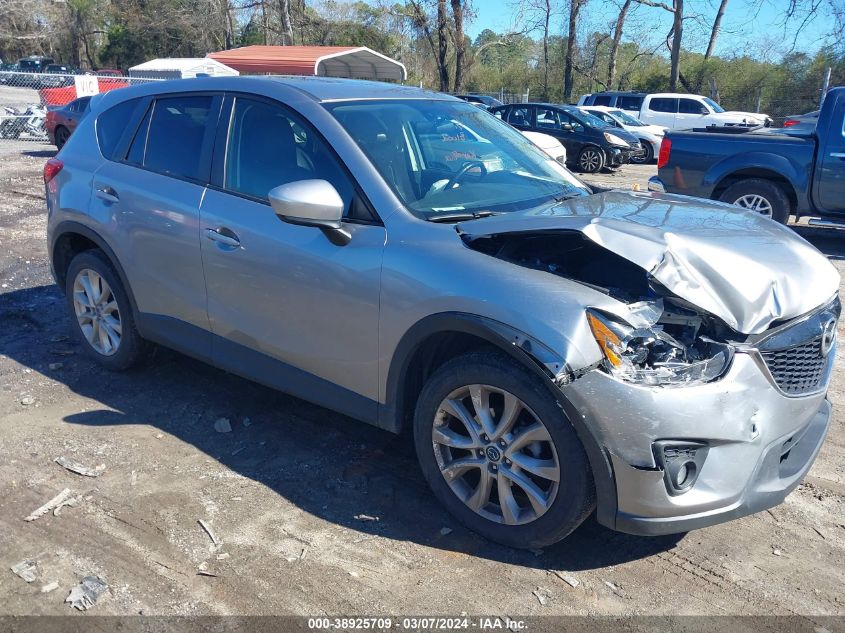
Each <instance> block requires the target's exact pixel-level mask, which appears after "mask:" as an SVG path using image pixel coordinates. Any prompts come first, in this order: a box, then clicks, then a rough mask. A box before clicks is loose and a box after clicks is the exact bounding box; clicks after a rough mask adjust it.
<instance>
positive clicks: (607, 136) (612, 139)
mask: <svg viewBox="0 0 845 633" xmlns="http://www.w3.org/2000/svg"><path fill="white" fill-rule="evenodd" d="M604 140H605V141H607V142H608V143H610V144H611V145H618V146H619V147H630V145H628V142H627V141H626V140H625V139H621V138H619V137H618V136H616V135H615V134H611V133H610V132H605V133H604Z"/></svg>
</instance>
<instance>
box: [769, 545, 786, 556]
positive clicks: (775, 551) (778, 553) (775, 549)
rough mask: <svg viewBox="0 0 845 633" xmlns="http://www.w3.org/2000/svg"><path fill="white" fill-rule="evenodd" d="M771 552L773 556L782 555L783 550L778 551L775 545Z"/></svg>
mask: <svg viewBox="0 0 845 633" xmlns="http://www.w3.org/2000/svg"><path fill="white" fill-rule="evenodd" d="M772 554H774V555H775V556H783V552H782V551H780V550H779V549H778V548H777V547H776V548H774V549H773V550H772Z"/></svg>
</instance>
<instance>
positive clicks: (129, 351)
mask: <svg viewBox="0 0 845 633" xmlns="http://www.w3.org/2000/svg"><path fill="white" fill-rule="evenodd" d="M65 296H66V297H67V305H68V310H69V312H70V316H71V320H72V322H73V325H74V327H73V330H74V333H75V334H76V337H77V338H78V339H79V342H80V344H81V345H82V347H83V348H84V349H85V352H86V353H87V354H88V356H90V357H91V358H93V359H94V360H95V361H97V363H99V364H100V365H102V366H103V367H106V368H107V369H112V370H124V369H129V368H130V367H133V366H134V365H137V364H138V363H139V362H140V361H141V360H142V359H143V357H144V355H145V352H146V351H147V343H146V341H145V340H144V339H143V338H141V335H140V334H139V333H138V329H137V327H136V326H135V317H134V315H133V312H132V306H131V304H130V302H129V296H128V294H127V292H126V289H125V288H124V287H123V284H122V283H121V281H120V277H119V276H118V275H117V273H116V272H115V270H114V267H113V266H112V264H111V262H110V261H109V260H108V258H107V257H106V256H105V254H103V252H102V251H99V250H90V251H84V252H82V253H79V254H78V255H77V256H76V257H74V258H73V259H72V260H71V262H70V266H68V270H67V274H66V276H65Z"/></svg>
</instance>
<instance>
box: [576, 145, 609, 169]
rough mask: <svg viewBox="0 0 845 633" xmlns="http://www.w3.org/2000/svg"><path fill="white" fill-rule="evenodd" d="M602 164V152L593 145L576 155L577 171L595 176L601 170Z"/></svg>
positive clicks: (603, 158) (603, 160)
mask: <svg viewBox="0 0 845 633" xmlns="http://www.w3.org/2000/svg"><path fill="white" fill-rule="evenodd" d="M604 163H605V157H604V152H603V151H602V150H601V148H600V147H596V146H595V145H587V147H585V148H584V149H582V150H581V151H580V152H579V154H578V171H582V172H584V173H587V174H595V173H598V172H600V171H601V170H602V168H603V167H604Z"/></svg>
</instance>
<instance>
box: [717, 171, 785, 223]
mask: <svg viewBox="0 0 845 633" xmlns="http://www.w3.org/2000/svg"><path fill="white" fill-rule="evenodd" d="M719 200H721V201H722V202H728V203H730V204H735V205H737V206H740V207H742V208H744V209H748V210H749V211H754V212H756V213H759V214H761V215H765V216H766V217H769V218H772V219H773V220H775V221H776V222H780V223H781V224H786V223H787V222H788V221H789V212H790V211H791V208H792V205H791V204H790V202H789V197H788V196H787V195H786V192H785V191H784V190H783V188H782V187H781V186H780V185H778V184H777V183H775V182H772V181H771V180H764V179H763V178H748V179H746V180H740V181H739V182H736V183H734V184H732V185H731V186H730V187H728V188H727V189H725V191H724V192H723V193H722V195H721V196H719Z"/></svg>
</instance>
